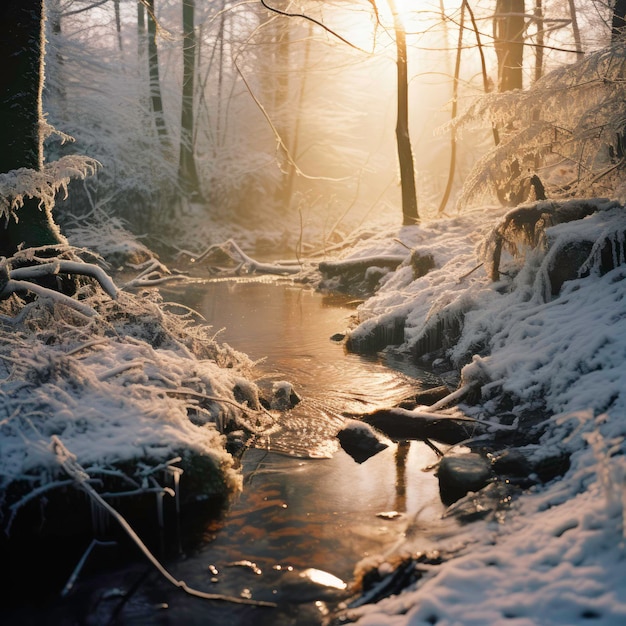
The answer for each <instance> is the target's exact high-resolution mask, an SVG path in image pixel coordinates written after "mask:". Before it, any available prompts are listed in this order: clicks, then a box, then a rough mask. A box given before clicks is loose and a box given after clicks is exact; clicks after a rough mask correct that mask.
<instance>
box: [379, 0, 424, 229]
mask: <svg viewBox="0 0 626 626" xmlns="http://www.w3.org/2000/svg"><path fill="white" fill-rule="evenodd" d="M387 3H388V4H389V8H390V10H391V13H392V15H393V24H394V34H395V38H396V51H397V62H396V63H397V68H398V85H397V92H398V95H397V97H398V117H397V121H396V142H397V145H398V161H399V164H400V186H401V189H402V218H403V219H402V223H403V224H404V225H405V226H409V225H411V224H416V223H417V222H418V221H419V213H418V210H417V190H416V187H415V165H414V161H413V149H412V147H411V137H410V135H409V81H408V67H407V48H406V30H405V28H404V24H403V23H402V19H401V17H400V13H399V12H398V8H397V6H396V3H395V0H387Z"/></svg>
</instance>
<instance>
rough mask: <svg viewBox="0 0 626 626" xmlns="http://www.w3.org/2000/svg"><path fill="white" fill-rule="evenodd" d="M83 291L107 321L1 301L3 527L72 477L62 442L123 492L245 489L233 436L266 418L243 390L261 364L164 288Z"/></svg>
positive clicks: (53, 306) (46, 304)
mask: <svg viewBox="0 0 626 626" xmlns="http://www.w3.org/2000/svg"><path fill="white" fill-rule="evenodd" d="M80 298H81V302H83V303H85V304H87V305H88V306H90V307H92V308H93V309H95V310H96V312H97V316H96V317H93V316H91V317H87V316H85V315H83V314H81V313H80V312H79V311H76V310H73V309H70V308H68V307H67V306H65V305H64V304H63V302H60V301H55V300H49V299H46V298H38V299H36V300H34V301H33V302H30V303H26V302H24V301H21V300H20V299H18V298H17V296H15V295H14V296H12V297H11V298H10V299H8V300H4V301H2V302H1V303H0V306H1V307H2V310H1V311H0V335H1V341H0V394H1V395H2V408H3V412H2V416H1V418H0V494H2V498H1V499H0V503H1V504H2V525H3V527H4V528H5V529H7V528H8V527H10V526H11V524H12V523H13V522H14V521H15V519H16V515H17V516H19V511H20V509H21V507H22V506H23V505H24V504H26V503H27V502H28V501H29V499H31V498H34V497H37V498H38V497H41V496H42V495H43V494H47V495H50V493H51V492H52V491H53V490H55V489H56V488H57V487H59V486H62V485H63V484H64V483H65V484H67V483H68V479H69V477H68V476H66V475H65V474H64V472H63V470H62V468H61V466H60V464H59V459H57V458H56V457H55V454H54V446H52V445H51V444H52V441H53V438H55V437H56V438H58V439H60V441H61V442H62V443H63V445H64V446H65V447H66V448H67V449H68V450H69V452H70V454H72V455H74V456H75V458H76V460H77V462H78V463H79V465H80V466H81V467H82V468H83V469H84V470H85V471H86V472H87V474H88V475H89V477H90V478H91V479H92V480H97V481H100V482H101V483H103V484H104V487H105V490H106V489H107V487H108V488H110V487H111V484H115V490H114V491H115V493H122V492H130V493H133V492H141V491H153V492H154V491H156V492H159V491H160V492H163V493H168V494H170V495H172V494H173V492H172V489H177V488H178V486H180V488H181V492H184V493H187V495H188V496H189V497H191V498H197V497H200V496H206V495H211V494H227V493H232V492H236V491H238V490H239V489H240V487H241V476H240V473H239V471H238V469H237V468H236V467H235V463H234V461H233V458H232V457H231V455H230V454H229V453H228V452H227V451H226V449H225V442H226V439H225V436H224V435H223V434H222V433H223V432H224V430H225V429H226V428H227V427H229V426H230V428H240V427H245V426H246V424H247V421H246V420H247V418H248V417H254V419H255V422H256V420H257V414H258V409H259V408H260V407H259V406H255V405H254V404H255V398H254V397H252V396H250V394H249V393H248V394H246V393H243V392H242V390H244V391H245V390H248V389H249V388H250V386H251V383H250V381H249V380H248V375H249V373H250V370H251V367H252V363H251V362H250V360H249V359H248V358H247V357H246V356H245V355H243V354H241V353H238V352H236V351H234V350H232V349H230V348H229V347H228V346H222V345H218V344H217V343H216V342H215V341H213V338H212V333H213V331H212V330H211V329H210V328H209V327H207V326H203V325H202V324H198V323H197V319H196V318H195V316H194V315H192V314H191V313H190V312H189V311H184V310H183V311H182V313H181V311H180V309H179V310H178V311H177V314H175V313H174V312H173V311H169V310H168V309H169V307H168V306H167V305H166V304H164V303H163V302H162V301H161V299H160V297H159V295H158V294H157V293H155V292H154V291H152V292H151V291H145V292H144V293H140V294H138V295H133V294H130V293H125V292H120V293H119V296H118V297H117V299H115V300H113V299H111V298H110V297H109V296H107V295H106V294H103V293H102V292H101V290H100V289H96V288H95V287H94V286H93V285H91V286H86V287H84V288H82V293H81V294H80ZM248 396H250V397H248ZM256 400H257V401H258V398H256ZM239 401H241V402H244V403H246V401H247V402H248V403H249V405H246V406H242V404H240V402H239ZM190 468H194V472H191V471H189V472H187V474H185V473H184V472H185V470H189V469H190ZM181 473H182V477H181V478H180V483H179V482H178V481H179V476H180V474H181ZM69 482H71V480H70V481H69ZM101 487H102V485H101ZM185 487H187V490H185Z"/></svg>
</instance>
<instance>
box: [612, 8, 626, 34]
mask: <svg viewBox="0 0 626 626" xmlns="http://www.w3.org/2000/svg"><path fill="white" fill-rule="evenodd" d="M624 27H626V0H615V5H614V6H613V19H612V20H611V43H615V42H616V41H617V40H618V39H621V38H623V37H624V32H625V31H624Z"/></svg>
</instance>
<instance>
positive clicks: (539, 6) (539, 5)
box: [534, 0, 545, 82]
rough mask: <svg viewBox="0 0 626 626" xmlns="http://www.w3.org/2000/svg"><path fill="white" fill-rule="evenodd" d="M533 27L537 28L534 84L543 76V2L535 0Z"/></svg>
mask: <svg viewBox="0 0 626 626" xmlns="http://www.w3.org/2000/svg"><path fill="white" fill-rule="evenodd" d="M534 15H535V25H536V28H537V48H536V49H535V82H536V81H538V80H539V79H540V78H541V77H542V76H543V46H544V39H545V37H544V34H543V0H535V12H534Z"/></svg>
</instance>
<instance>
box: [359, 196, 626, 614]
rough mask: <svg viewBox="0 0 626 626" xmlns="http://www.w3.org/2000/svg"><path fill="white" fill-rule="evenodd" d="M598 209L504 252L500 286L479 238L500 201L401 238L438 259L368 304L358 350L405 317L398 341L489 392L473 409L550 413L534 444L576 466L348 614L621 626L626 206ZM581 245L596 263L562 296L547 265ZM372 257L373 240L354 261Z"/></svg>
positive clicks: (401, 273)
mask: <svg viewBox="0 0 626 626" xmlns="http://www.w3.org/2000/svg"><path fill="white" fill-rule="evenodd" d="M596 208H597V212H596V213H594V214H593V215H590V216H588V217H586V218H585V219H582V220H576V221H572V222H569V223H564V224H558V225H556V226H552V227H548V228H546V229H545V238H544V241H545V245H543V246H539V247H538V248H536V249H532V250H530V249H528V248H524V247H523V246H521V247H520V256H519V257H518V258H513V257H511V256H507V257H506V258H504V257H503V259H502V262H501V271H502V274H501V279H500V280H499V281H498V282H496V283H493V282H491V280H490V279H489V278H488V276H487V274H486V272H485V267H484V266H479V264H480V263H481V262H482V261H483V260H484V259H483V258H481V257H480V256H479V251H480V250H481V246H480V245H479V244H480V242H481V241H483V240H484V239H485V236H486V235H487V234H488V233H489V232H490V229H492V228H493V224H494V217H498V216H497V215H494V212H493V211H492V210H491V209H483V210H477V211H474V212H472V213H469V214H465V215H461V216H459V217H457V218H454V219H452V220H445V221H441V222H438V223H436V224H428V225H425V226H422V227H412V228H410V229H403V230H402V231H401V233H400V238H402V240H403V242H404V243H406V244H407V245H408V246H410V247H411V248H417V249H418V250H419V251H421V252H429V253H432V254H433V256H434V257H435V259H436V261H437V267H436V268H435V269H433V270H431V271H430V272H429V273H428V274H426V275H425V276H422V277H419V278H414V276H413V274H412V271H411V267H410V265H409V263H408V260H407V262H406V263H404V264H403V265H401V266H400V268H399V269H398V270H397V271H396V272H394V273H393V274H390V275H388V276H387V277H385V278H384V279H383V280H382V281H381V287H380V290H379V291H378V293H377V294H376V295H375V296H374V297H372V298H370V299H369V300H367V301H366V302H365V303H364V304H363V305H361V307H360V308H359V311H358V316H359V322H360V323H359V324H358V326H356V328H355V329H354V330H353V331H352V333H351V341H352V345H353V346H356V347H357V348H358V347H359V346H366V345H367V343H368V341H370V339H371V336H372V335H373V334H374V333H375V332H376V329H377V328H379V327H381V326H384V325H385V324H388V323H389V320H393V319H397V320H400V321H401V322H402V324H403V339H402V342H401V345H400V346H399V349H400V350H404V351H409V352H411V351H412V352H413V353H414V354H415V355H416V356H424V357H425V358H429V359H433V358H438V359H444V360H445V361H447V362H448V363H449V364H450V365H452V366H455V367H457V368H458V369H459V370H460V372H461V376H462V380H463V382H464V383H473V384H476V385H478V387H479V388H480V392H481V394H480V395H481V398H482V401H481V402H480V403H479V405H478V406H466V407H464V408H465V410H466V411H467V412H469V413H470V414H472V415H480V416H481V417H483V418H485V419H490V420H492V421H494V422H497V421H498V417H499V414H500V413H502V412H503V411H504V409H503V408H501V407H504V406H506V407H507V410H510V407H511V406H513V409H512V410H513V413H516V412H519V411H523V410H526V409H536V410H541V411H544V412H545V414H546V416H550V417H549V418H548V419H547V422H546V423H545V424H544V432H543V435H542V436H541V439H540V441H539V445H535V446H533V453H534V454H535V455H537V456H542V455H543V456H547V455H550V454H555V453H558V452H563V451H564V452H566V453H567V454H568V455H570V459H571V466H570V469H569V471H568V472H567V473H566V475H565V476H564V477H562V478H560V479H556V480H554V481H552V482H550V483H549V484H547V485H543V486H540V487H539V486H537V487H533V488H532V489H531V490H529V491H527V492H525V493H524V494H523V495H521V496H520V497H519V498H518V499H517V500H516V501H515V503H514V506H513V509H512V511H510V512H509V513H508V514H507V515H506V518H505V521H504V523H502V520H500V522H498V521H495V520H492V521H485V522H480V523H476V524H473V525H470V526H468V527H466V528H465V529H464V530H463V531H460V532H459V533H458V534H456V536H455V537H454V539H448V540H446V539H445V538H443V537H442V538H441V542H440V545H441V548H442V549H451V550H452V549H454V550H458V552H456V555H455V556H454V557H453V558H450V559H449V560H444V563H443V564H442V565H440V566H436V567H431V568H429V570H428V571H427V572H426V574H425V576H424V577H423V578H422V580H421V581H420V582H418V583H415V584H414V585H413V586H412V587H411V588H409V589H407V590H406V591H405V592H404V593H401V594H399V595H397V596H393V597H391V598H387V599H386V600H383V601H381V602H379V603H378V604H376V605H368V606H364V607H360V608H358V609H350V610H348V611H347V614H348V615H349V616H350V617H351V618H352V619H353V620H356V621H357V623H358V624H360V625H363V626H365V625H367V626H378V625H380V626H382V625H383V624H384V625H385V626H392V625H393V626H400V625H402V626H404V625H411V626H417V625H422V624H438V625H444V624H445V625H451V624H463V625H471V624H476V625H478V624H480V625H481V626H482V625H485V624H499V623H505V622H506V623H507V624H509V623H510V624H520V625H522V624H524V625H525V624H528V625H530V624H578V623H586V622H587V621H593V623H598V624H607V625H612V624H623V623H624V622H625V621H626V577H624V575H623V566H624V559H625V557H626V552H625V550H626V541H625V538H626V528H625V525H624V514H625V504H626V489H625V482H624V475H625V470H626V462H625V461H624V458H625V456H624V453H625V452H626V446H625V444H624V441H625V435H626V421H625V417H624V416H625V414H626V367H625V365H626V266H625V264H624V261H625V259H624V234H625V231H626V221H625V219H624V215H625V213H624V208H623V207H616V206H614V205H611V204H607V203H606V202H603V201H598V202H597V205H596ZM378 247H379V244H378V243H377V244H376V248H378ZM572 249H576V251H577V252H580V250H586V253H585V255H584V256H585V257H586V258H584V259H582V263H580V268H579V272H578V275H576V272H574V275H573V277H572V278H571V279H570V280H567V281H566V282H564V283H563V284H562V285H560V286H559V290H558V293H555V294H553V293H552V289H551V282H550V281H551V275H552V274H551V273H552V272H553V271H554V268H555V264H557V263H559V262H562V259H561V261H559V255H561V254H563V253H564V252H565V253H567V252H568V251H571V250H572ZM369 253H370V250H368V249H367V247H366V246H364V247H363V249H361V250H359V251H358V252H357V255H366V254H369ZM579 256H580V255H579ZM564 258H565V260H566V261H567V259H568V257H567V254H565V257H564ZM569 269H571V268H569ZM574 269H576V268H574ZM442 329H443V331H444V332H443V333H442ZM446 329H447V330H449V331H450V334H449V335H448V336H447V337H446V336H445V331H446ZM442 334H443V335H444V336H442ZM429 335H430V343H428V342H427V341H426V338H427V337H428V336H429ZM433 335H435V338H434V339H433ZM437 335H438V336H437ZM399 343H400V342H399ZM429 346H430V347H431V348H432V349H433V350H432V352H431V353H430V354H425V353H426V352H428V347H429ZM505 399H506V400H507V402H506V403H505V402H504V400H505ZM468 497H471V494H470V496H468ZM416 547H417V548H418V549H419V546H415V545H413V544H409V543H407V549H415V548H416Z"/></svg>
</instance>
